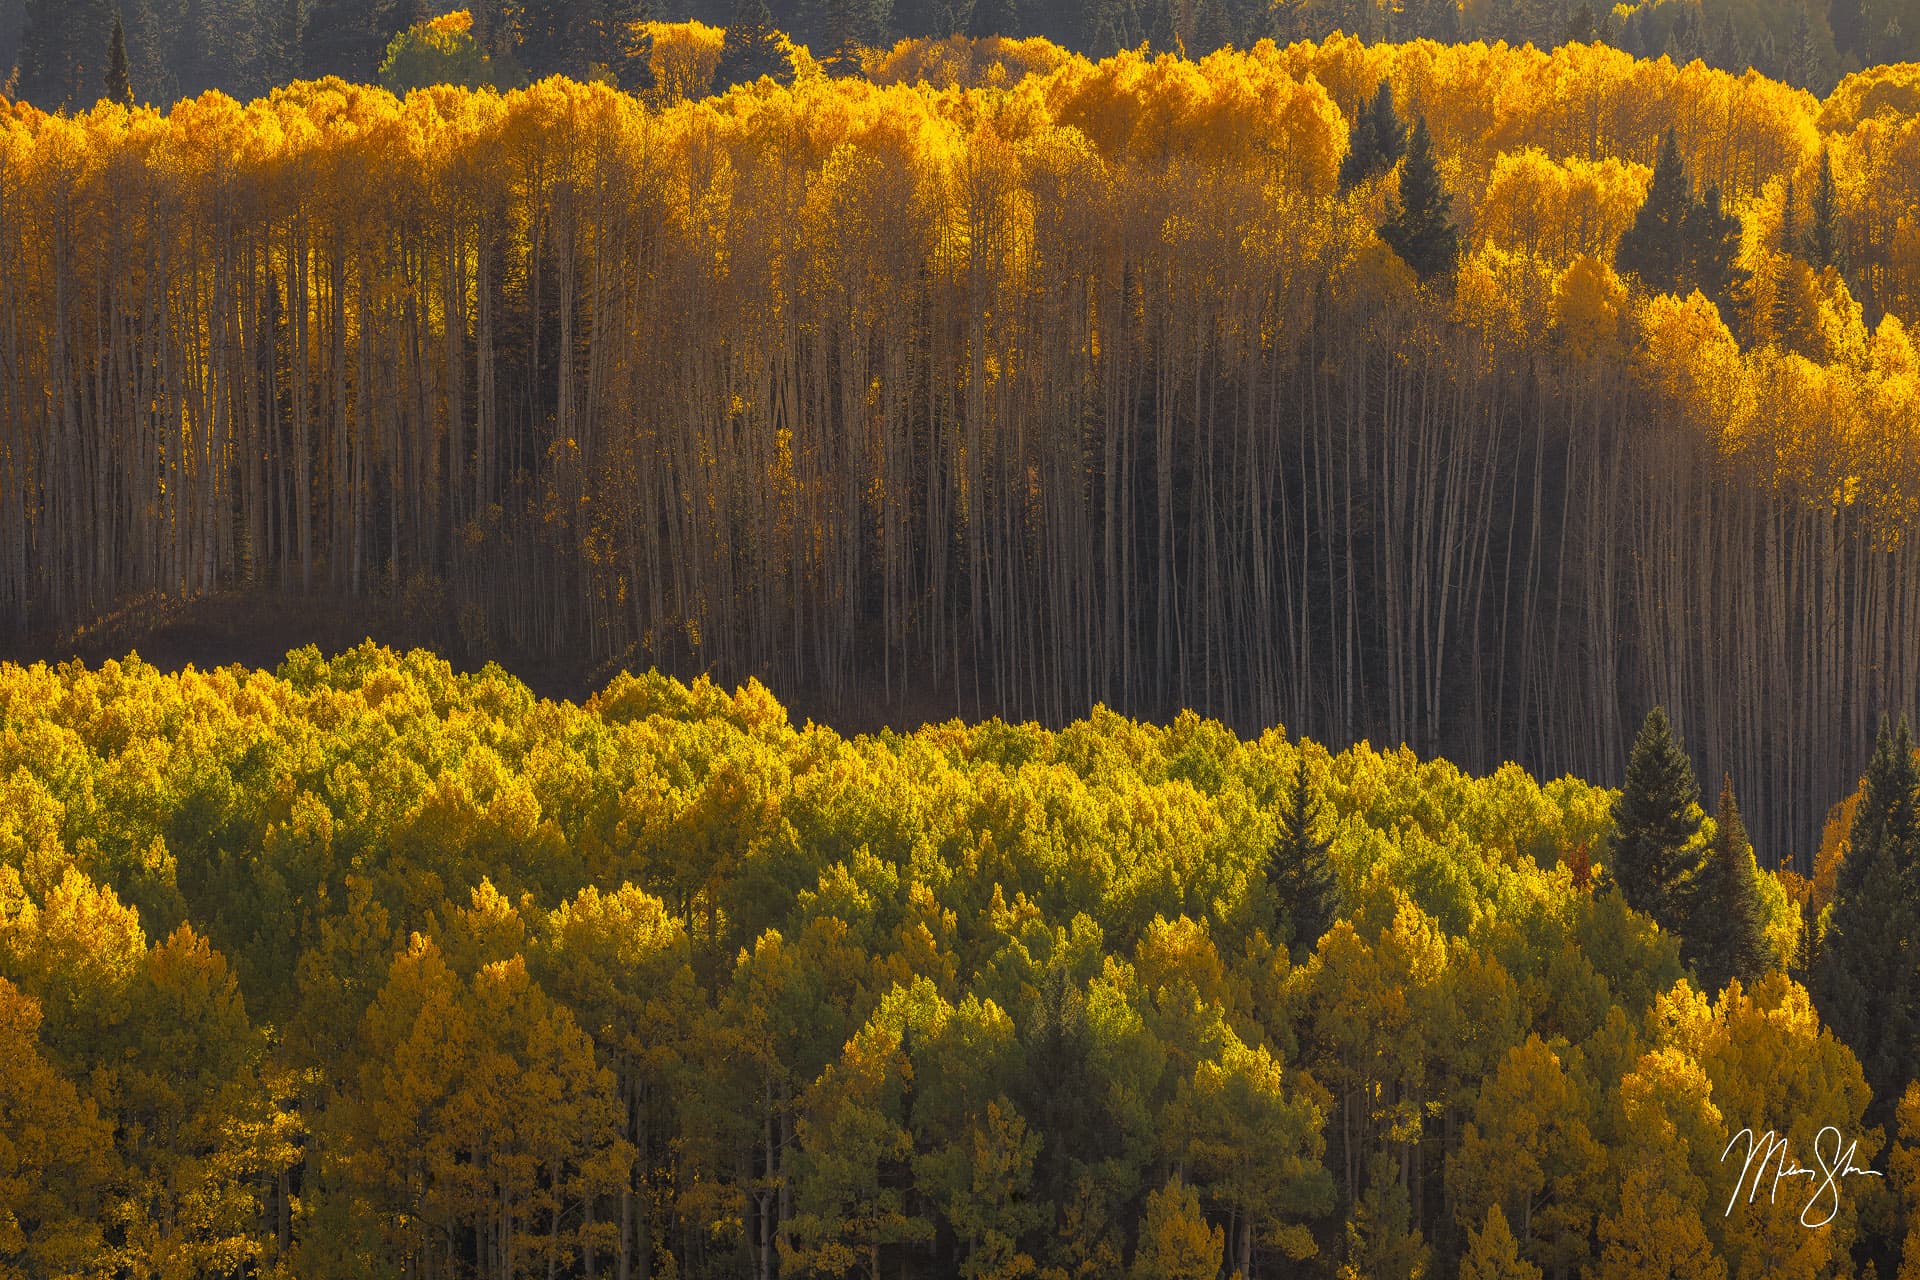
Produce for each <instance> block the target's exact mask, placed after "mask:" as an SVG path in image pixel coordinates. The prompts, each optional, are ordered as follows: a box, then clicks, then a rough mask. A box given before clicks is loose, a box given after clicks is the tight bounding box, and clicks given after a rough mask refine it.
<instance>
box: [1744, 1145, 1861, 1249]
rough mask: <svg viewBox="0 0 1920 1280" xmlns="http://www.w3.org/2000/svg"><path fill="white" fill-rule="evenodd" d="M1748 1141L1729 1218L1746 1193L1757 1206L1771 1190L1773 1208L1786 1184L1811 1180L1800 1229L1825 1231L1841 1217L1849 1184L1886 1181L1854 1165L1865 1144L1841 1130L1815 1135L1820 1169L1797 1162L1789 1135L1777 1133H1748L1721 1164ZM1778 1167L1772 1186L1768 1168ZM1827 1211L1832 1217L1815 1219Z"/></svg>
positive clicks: (1817, 1164) (1816, 1155) (1801, 1214)
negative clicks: (1854, 1180) (1843, 1187)
mask: <svg viewBox="0 0 1920 1280" xmlns="http://www.w3.org/2000/svg"><path fill="white" fill-rule="evenodd" d="M1828 1134H1832V1135H1833V1141H1832V1144H1831V1145H1832V1150H1831V1151H1829V1150H1828V1141H1827V1135H1828ZM1742 1138H1744V1139H1746V1143H1747V1158H1746V1162H1745V1163H1744V1164H1742V1165H1741V1166H1740V1180H1739V1181H1738V1182H1736V1183H1734V1185H1733V1195H1732V1196H1731V1197H1729V1198H1728V1200H1727V1212H1726V1214H1725V1215H1723V1216H1728V1217H1731V1216H1732V1214H1733V1207H1734V1206H1735V1205H1737V1204H1739V1203H1740V1189H1741V1188H1742V1187H1748V1188H1750V1189H1749V1190H1748V1191H1747V1203H1748V1204H1752V1203H1753V1201H1754V1198H1755V1197H1756V1196H1758V1195H1759V1194H1760V1188H1761V1186H1762V1185H1763V1184H1765V1185H1766V1188H1767V1203H1769V1204H1772V1203H1773V1202H1774V1198H1775V1197H1776V1196H1778V1195H1779V1194H1780V1183H1781V1181H1782V1180H1783V1179H1786V1178H1805V1179H1807V1181H1808V1182H1809V1183H1811V1184H1812V1186H1813V1191H1812V1193H1811V1194H1810V1195H1808V1196H1807V1203H1806V1204H1805V1206H1803V1207H1802V1208H1801V1210H1800V1225H1801V1226H1803V1227H1824V1226H1826V1225H1827V1224H1828V1223H1829V1222H1832V1221H1833V1219H1834V1217H1835V1215H1837V1214H1838V1213H1839V1212H1840V1184H1841V1182H1843V1181H1844V1180H1846V1179H1847V1178H1856V1177H1860V1178H1878V1177H1880V1176H1881V1175H1880V1174H1879V1173H1878V1172H1877V1171H1875V1170H1873V1169H1862V1168H1861V1167H1860V1166H1859V1165H1856V1164H1855V1163H1854V1162H1853V1156H1854V1152H1855V1151H1857V1150H1858V1149H1859V1147H1860V1139H1858V1138H1855V1139H1854V1140H1853V1141H1852V1142H1847V1141H1846V1139H1845V1138H1844V1137H1843V1136H1842V1135H1841V1133H1840V1130H1839V1129H1837V1128H1835V1127H1834V1126H1833V1125H1828V1126H1827V1127H1826V1128H1824V1129H1822V1130H1820V1132H1818V1133H1816V1134H1814V1135H1813V1163H1814V1166H1815V1167H1814V1168H1811V1169H1809V1168H1807V1167H1806V1166H1804V1165H1802V1164H1801V1163H1800V1162H1799V1161H1798V1160H1796V1159H1794V1157H1793V1152H1792V1151H1791V1150H1790V1149H1789V1147H1788V1145H1787V1135H1786V1134H1784V1133H1775V1132H1774V1131H1773V1130H1772V1129H1769V1130H1767V1131H1766V1132H1765V1133H1763V1134H1760V1135H1759V1136H1758V1137H1756V1136H1755V1135H1754V1132H1753V1130H1752V1129H1742V1130H1741V1131H1740V1132H1738V1133H1736V1134H1734V1135H1733V1137H1732V1139H1731V1140H1729V1141H1728V1143H1727V1146H1726V1150H1724V1151H1722V1152H1721V1153H1720V1163H1721V1164H1725V1163H1726V1162H1727V1157H1728V1156H1730V1155H1732V1154H1733V1149H1734V1147H1735V1146H1737V1145H1738V1144H1739V1142H1740V1140H1741V1139H1742ZM1768 1165H1772V1166H1773V1175H1772V1181H1771V1182H1768V1175H1767V1166H1768ZM1820 1207H1824V1208H1825V1210H1826V1212H1825V1213H1824V1214H1823V1215H1821V1216H1820V1217H1818V1218H1815V1217H1814V1216H1813V1215H1814V1211H1815V1209H1816V1208H1820Z"/></svg>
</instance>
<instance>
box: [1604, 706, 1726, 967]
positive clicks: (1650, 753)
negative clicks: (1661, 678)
mask: <svg viewBox="0 0 1920 1280" xmlns="http://www.w3.org/2000/svg"><path fill="white" fill-rule="evenodd" d="M1703 817H1704V815H1703V814H1702V813H1701V812H1700V787H1699V784H1698V783H1697V782H1695V781H1694V776H1693V763H1692V761H1690V760H1688V759H1687V753H1686V752H1685V751H1683V750H1681V747H1680V742H1679V739H1677V738H1676V737H1675V736H1674V732H1673V725H1672V723H1671V722H1669V721H1668V719H1667V712H1666V708H1664V707H1655V708H1654V709H1653V710H1651V711H1649V712H1647V718H1646V720H1645V721H1644V722H1643V723H1642V724H1641V726H1640V732H1639V733H1638V734H1637V735H1635V737H1634V740H1633V754H1632V755H1631V756H1630V757H1629V758H1628V760H1627V781H1626V785H1625V786H1623V787H1621V789H1620V798H1619V799H1618V800H1617V801H1615V802H1614V806H1613V822H1614V838H1613V857H1612V859H1611V865H1610V866H1609V868H1608V870H1609V872H1610V874H1611V875H1612V877H1613V881H1614V883H1615V884H1617V885H1619V886H1620V892H1621V894H1622V895H1624V896H1625V898H1626V900H1627V905H1628V906H1630V907H1632V908H1633V909H1634V910H1636V911H1641V912H1645V913H1646V914H1647V915H1650V916H1652V917H1653V918H1654V920H1655V921H1656V922H1658V923H1659V925H1660V927H1661V928H1663V929H1666V930H1668V931H1670V932H1672V933H1676V934H1681V935H1683V936H1684V935H1685V933H1686V932H1687V923H1688V922H1687V919H1686V917H1687V914H1688V912H1687V908H1688V906H1689V903H1688V901H1687V898H1688V889H1689V885H1688V882H1689V881H1690V880H1691V878H1692V876H1693V874H1694V873H1695V872H1696V871H1697V870H1698V869H1699V867H1700V851H1699V850H1698V849H1697V848H1695V847H1694V838H1695V837H1696V836H1698V835H1699V833H1700V822H1701V819H1702V818H1703Z"/></svg>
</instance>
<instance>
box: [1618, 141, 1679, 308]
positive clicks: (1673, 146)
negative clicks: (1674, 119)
mask: <svg viewBox="0 0 1920 1280" xmlns="http://www.w3.org/2000/svg"><path fill="white" fill-rule="evenodd" d="M1692 211H1693V190H1692V188H1691V187H1690V186H1689V185H1688V183H1687V168H1686V162H1685V161H1684V160H1682V159H1681V158H1680V143H1679V140H1678V139H1676V138H1675V137H1674V134H1673V130H1671V129H1669V130H1667V133H1666V137H1664V138H1662V139H1661V141H1660V154H1659V156H1658V157H1656V158H1655V160H1654V162H1653V181H1652V183H1651V185H1649V186H1648V188H1647V198H1646V200H1645V201H1644V202H1643V203H1642V204H1641V206H1640V212H1638V213H1637V214H1635V215H1634V218H1633V225H1632V226H1631V227H1628V228H1627V230H1626V231H1625V232H1624V233H1623V234H1622V235H1621V237H1620V244H1619V247H1618V248H1617V250H1616V251H1615V255H1614V256H1615V259H1616V260H1617V261H1618V263H1619V267H1620V273H1621V274H1622V275H1629V274H1631V275H1635V276H1638V277H1639V278H1640V283H1642V284H1644V285H1645V286H1646V287H1647V288H1649V289H1651V290H1653V291H1654V292H1656V293H1673V292H1677V291H1678V289H1679V287H1680V281H1681V279H1682V275H1683V272H1684V268H1685V266H1686V246H1687V225H1686V224H1687V215H1688V214H1689V213H1691V212H1692Z"/></svg>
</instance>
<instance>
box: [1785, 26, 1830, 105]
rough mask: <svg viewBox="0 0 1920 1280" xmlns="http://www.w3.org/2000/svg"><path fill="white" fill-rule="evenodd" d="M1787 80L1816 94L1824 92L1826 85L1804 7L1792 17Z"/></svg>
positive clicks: (1811, 27) (1817, 49)
mask: <svg viewBox="0 0 1920 1280" xmlns="http://www.w3.org/2000/svg"><path fill="white" fill-rule="evenodd" d="M1787 80H1788V82H1789V83H1791V84H1794V85H1797V86H1799V87H1800V88H1802V89H1811V90H1812V91H1813V92H1814V93H1816V94H1820V93H1825V92H1826V89H1827V87H1828V86H1827V85H1826V84H1825V83H1824V81H1825V77H1824V76H1823V75H1822V73H1821V66H1820V49H1819V46H1818V45H1816V44H1815V43H1814V39H1813V22H1812V21H1811V20H1810V19H1809V18H1808V17H1807V11H1806V10H1805V9H1801V10H1800V11H1799V12H1798V14H1797V16H1796V17H1795V18H1794V23H1793V41H1792V43H1791V44H1790V45H1789V46H1788V49H1787Z"/></svg>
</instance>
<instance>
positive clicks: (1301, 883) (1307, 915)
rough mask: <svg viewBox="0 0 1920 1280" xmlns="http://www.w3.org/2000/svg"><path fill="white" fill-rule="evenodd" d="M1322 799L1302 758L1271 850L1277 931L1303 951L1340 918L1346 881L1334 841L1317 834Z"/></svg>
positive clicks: (1270, 875) (1270, 874)
mask: <svg viewBox="0 0 1920 1280" xmlns="http://www.w3.org/2000/svg"><path fill="white" fill-rule="evenodd" d="M1320 811H1321V802H1320V796H1319V793H1318V792H1317V791H1315V790H1314V787H1313V783H1312V782H1311V781H1310V780H1309V779H1308V777H1307V762H1306V760H1305V758H1304V757H1299V758H1296V759H1295V761H1294V766H1293V781H1292V782H1291V783H1290V784H1289V785H1288V787H1287V791H1286V795H1285V796H1284V797H1283V798H1282V800H1281V808H1280V833H1279V836H1278V838H1276V839H1275V841H1274V843H1273V848H1271V849H1270V850H1268V852H1267V882H1268V883H1269V884H1270V885H1271V886H1272V888H1273V894H1274V899H1275V903H1274V906H1275V911H1274V931H1275V934H1276V937H1278V936H1282V935H1284V937H1285V938H1286V940H1287V941H1288V942H1289V943H1290V944H1291V945H1292V947H1293V949H1294V950H1295V951H1296V952H1298V951H1311V950H1312V949H1313V946H1314V944H1315V943H1317V942H1319V941H1320V937H1321V935H1322V934H1324V933H1326V931H1327V930H1328V929H1331V928H1332V927H1333V922H1334V920H1335V919H1337V918H1338V917H1339V915H1340V881H1339V879H1338V877H1336V876H1335V875H1334V871H1333V864H1332V863H1331V862H1330V861H1329V860H1328V857H1327V850H1328V849H1329V847H1330V846H1331V841H1328V840H1326V839H1323V838H1321V837H1320V836H1319V835H1317V834H1316V832H1317V830H1318V828H1319V825H1320Z"/></svg>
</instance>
